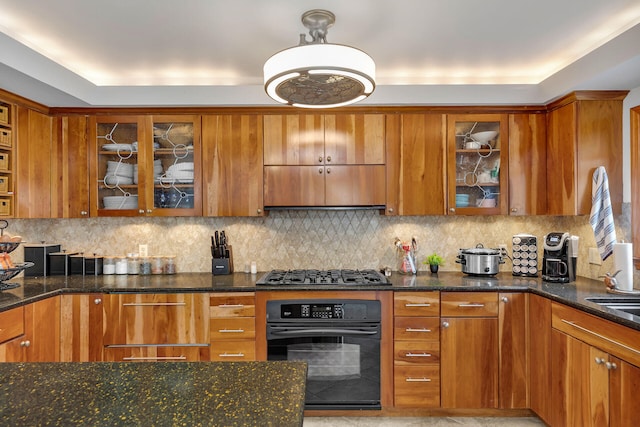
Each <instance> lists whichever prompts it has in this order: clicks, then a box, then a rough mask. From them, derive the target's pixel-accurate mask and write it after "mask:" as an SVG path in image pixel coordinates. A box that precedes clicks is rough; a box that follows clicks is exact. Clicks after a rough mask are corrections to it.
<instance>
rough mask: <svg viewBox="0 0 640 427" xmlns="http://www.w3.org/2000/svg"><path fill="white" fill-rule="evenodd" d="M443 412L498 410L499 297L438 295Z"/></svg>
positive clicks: (489, 293) (489, 294)
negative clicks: (458, 409) (456, 409)
mask: <svg viewBox="0 0 640 427" xmlns="http://www.w3.org/2000/svg"><path fill="white" fill-rule="evenodd" d="M440 304H441V306H440V313H441V316H442V318H441V328H440V354H441V358H440V372H441V374H440V375H441V378H440V381H441V394H440V395H441V405H442V407H443V408H465V409H477V408H498V403H499V402H498V394H499V360H500V354H499V348H498V344H499V341H498V330H499V325H498V294H497V293H494V292H488V293H481V292H442V293H441V294H440Z"/></svg>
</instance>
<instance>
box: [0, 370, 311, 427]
mask: <svg viewBox="0 0 640 427" xmlns="http://www.w3.org/2000/svg"><path fill="white" fill-rule="evenodd" d="M306 372H307V365H306V364H305V363H303V362H273V361H272V362H160V363H139V362H130V363H127V362H116V363H107V362H91V363H68V362H67V363H0V384H2V387H0V418H1V419H3V420H5V422H7V423H9V424H11V425H17V426H18V425H19V426H26V425H30V426H36V425H50V426H76V425H82V426H115V425H118V426H142V425H145V426H169V425H171V426H214V425H215V426H278V427H286V426H298V427H299V426H302V421H303V413H304V412H303V411H304V394H305V380H306Z"/></svg>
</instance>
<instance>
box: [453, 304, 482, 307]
mask: <svg viewBox="0 0 640 427" xmlns="http://www.w3.org/2000/svg"><path fill="white" fill-rule="evenodd" d="M458 307H484V304H458Z"/></svg>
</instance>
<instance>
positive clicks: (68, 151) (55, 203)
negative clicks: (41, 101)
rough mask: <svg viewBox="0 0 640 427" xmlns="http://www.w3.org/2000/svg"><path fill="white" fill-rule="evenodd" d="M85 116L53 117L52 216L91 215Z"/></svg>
mask: <svg viewBox="0 0 640 427" xmlns="http://www.w3.org/2000/svg"><path fill="white" fill-rule="evenodd" d="M87 122H88V120H87V117H86V116H59V117H55V118H54V120H53V135H54V141H55V143H54V144H53V147H52V153H51V156H52V157H51V178H52V179H51V217H52V218H87V217H88V216H89V210H90V209H89V142H88V140H87V130H88V128H87Z"/></svg>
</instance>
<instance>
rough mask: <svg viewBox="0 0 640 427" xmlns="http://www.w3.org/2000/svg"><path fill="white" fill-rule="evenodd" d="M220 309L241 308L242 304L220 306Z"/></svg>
mask: <svg viewBox="0 0 640 427" xmlns="http://www.w3.org/2000/svg"><path fill="white" fill-rule="evenodd" d="M218 307H220V308H242V307H244V304H220V305H218Z"/></svg>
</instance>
